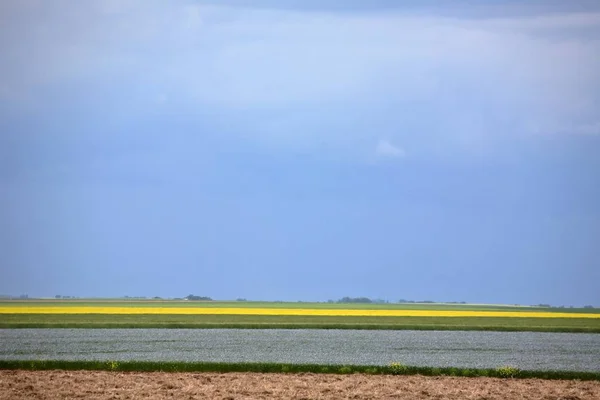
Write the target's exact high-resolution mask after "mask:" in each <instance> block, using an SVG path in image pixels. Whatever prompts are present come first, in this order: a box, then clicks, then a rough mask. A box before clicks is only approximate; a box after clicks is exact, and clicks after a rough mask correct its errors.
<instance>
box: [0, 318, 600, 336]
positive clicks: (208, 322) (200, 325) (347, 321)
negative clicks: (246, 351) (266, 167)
mask: <svg viewBox="0 0 600 400" xmlns="http://www.w3.org/2000/svg"><path fill="white" fill-rule="evenodd" d="M0 328H3V329H14V328H88V329H90V328H146V329H148V328H173V329H175V328H190V329H215V328H220V329H376V330H384V329H385V330H463V331H467V330H477V331H511V332H520V331H528V332H572V333H600V319H579V318H502V317H493V318H492V317H349V316H337V317H326V316H290V315H169V314H156V315H144V314H141V315H127V314H122V315H118V314H0Z"/></svg>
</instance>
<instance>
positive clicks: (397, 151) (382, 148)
mask: <svg viewBox="0 0 600 400" xmlns="http://www.w3.org/2000/svg"><path fill="white" fill-rule="evenodd" d="M375 153H376V154H377V155H378V156H381V157H391V158H396V157H404V156H405V155H406V152H405V151H404V149H402V148H400V147H398V146H394V145H393V144H391V143H390V142H388V141H387V140H384V139H381V140H379V143H377V147H376V148H375Z"/></svg>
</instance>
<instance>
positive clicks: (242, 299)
mask: <svg viewBox="0 0 600 400" xmlns="http://www.w3.org/2000/svg"><path fill="white" fill-rule="evenodd" d="M235 301H248V300H246V299H244V298H241V297H240V298H238V299H235Z"/></svg>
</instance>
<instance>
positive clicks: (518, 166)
mask: <svg viewBox="0 0 600 400" xmlns="http://www.w3.org/2000/svg"><path fill="white" fill-rule="evenodd" d="M400 3H402V6H399V5H398V4H400ZM522 3H523V2H517V1H512V0H510V1H481V2H473V1H455V2H445V3H444V6H440V5H439V4H440V3H439V2H434V1H408V2H395V1H370V2H364V1H355V0H352V1H343V2H342V1H283V0H282V1H274V0H265V1H243V0H237V1H235V0H231V1H209V2H202V1H198V2H194V1H169V2H167V1H153V0H144V1H141V0H140V1H99V0H90V1H85V2H82V1H75V0H64V1H59V0H55V1H51V2H50V1H34V0H18V1H17V0H15V1H3V2H2V4H1V5H0V49H1V50H2V51H1V53H2V56H1V57H0V227H1V228H0V268H1V275H0V278H1V279H0V293H5V294H13V295H18V294H22V293H28V294H30V295H35V296H54V295H56V294H62V295H75V296H123V295H129V296H164V297H176V296H185V295H187V294H189V293H194V294H197V295H206V296H211V297H213V298H217V299H232V298H237V297H244V298H248V299H255V300H259V299H263V300H294V301H295V300H327V299H337V298H340V297H343V296H367V297H373V298H384V299H389V300H391V301H396V300H398V299H401V298H402V299H413V300H437V301H468V302H495V303H519V304H537V303H551V304H554V305H561V304H565V305H584V304H594V305H596V306H600V291H599V290H598V289H597V282H600V246H599V243H600V206H599V205H600V3H598V2H594V1H568V2H565V1H531V2H527V3H526V4H522Z"/></svg>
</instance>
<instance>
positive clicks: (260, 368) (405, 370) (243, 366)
mask: <svg viewBox="0 0 600 400" xmlns="http://www.w3.org/2000/svg"><path fill="white" fill-rule="evenodd" d="M0 369H5V370H6V369H10V370H15V369H20V370H29V371H46V370H71V371H73V370H89V371H120V372H127V371H129V372H134V371H135V372H218V373H227V372H262V373H319V374H356V373H359V374H372V375H426V376H464V377H495V378H521V379H524V378H539V379H578V380H595V381H600V372H577V371H530V370H519V369H517V368H514V367H510V366H505V367H499V368H489V369H474V368H456V367H445V368H436V367H415V366H407V365H403V364H398V363H393V364H391V365H389V366H365V365H320V364H279V363H214V362H194V363H188V362H152V361H63V360H33V361H26V360H14V361H11V360H0Z"/></svg>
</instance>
